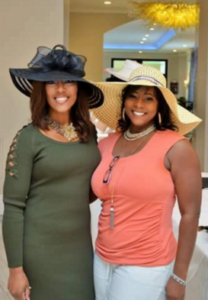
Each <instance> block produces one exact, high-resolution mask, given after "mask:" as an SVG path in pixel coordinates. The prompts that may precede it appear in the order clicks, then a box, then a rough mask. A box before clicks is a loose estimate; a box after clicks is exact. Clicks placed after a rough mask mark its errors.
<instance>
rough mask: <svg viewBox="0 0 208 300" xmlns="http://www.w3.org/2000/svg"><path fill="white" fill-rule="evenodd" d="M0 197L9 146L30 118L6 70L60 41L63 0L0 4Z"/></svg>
mask: <svg viewBox="0 0 208 300" xmlns="http://www.w3.org/2000/svg"><path fill="white" fill-rule="evenodd" d="M0 40H1V43H0V53H1V55H0V86H1V87H0V194H2V186H3V181H4V168H5V167H4V166H5V160H6V154H7V152H8V148H9V145H10V143H11V140H12V138H13V136H14V135H15V133H16V131H17V130H18V129H19V128H21V127H22V126H23V125H24V124H27V123H28V122H29V119H30V112H29V100H28V98H27V97H25V96H23V95H21V93H20V92H18V90H17V89H16V88H15V87H14V86H13V84H12V82H11V79H10V76H9V72H8V69H9V68H10V67H13V68H19V67H20V68H24V67H26V66H27V63H29V61H30V60H31V59H32V58H33V57H34V55H35V53H36V49H37V47H38V46H48V47H53V46H54V45H55V44H59V43H62V44H63V42H64V0H35V1H32V0H21V1H14V0H1V1H0Z"/></svg>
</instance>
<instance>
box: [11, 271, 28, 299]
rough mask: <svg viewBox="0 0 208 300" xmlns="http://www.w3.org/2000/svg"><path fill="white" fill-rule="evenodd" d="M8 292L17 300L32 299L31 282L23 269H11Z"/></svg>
mask: <svg viewBox="0 0 208 300" xmlns="http://www.w3.org/2000/svg"><path fill="white" fill-rule="evenodd" d="M8 290H9V291H10V293H11V294H12V296H13V297H14V298H15V299H17V300H29V299H30V287H29V281H28V279H27V276H26V275H25V273H24V271H23V268H22V267H20V268H14V269H10V275H9V280H8Z"/></svg>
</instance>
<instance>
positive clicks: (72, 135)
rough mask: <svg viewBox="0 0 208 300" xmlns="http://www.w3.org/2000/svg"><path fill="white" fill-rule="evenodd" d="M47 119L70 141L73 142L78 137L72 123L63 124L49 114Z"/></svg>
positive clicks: (51, 125)
mask: <svg viewBox="0 0 208 300" xmlns="http://www.w3.org/2000/svg"><path fill="white" fill-rule="evenodd" d="M45 120H46V122H47V123H48V125H49V126H50V127H51V128H52V129H54V130H55V131H56V132H57V133H59V134H61V135H62V136H64V137H65V138H66V139H67V140H68V141H70V142H71V141H74V140H77V139H78V135H77V133H76V131H75V127H74V126H73V124H72V123H71V124H67V125H63V126H61V125H60V124H58V123H57V122H56V121H54V120H52V119H51V118H50V117H49V116H47V117H46V118H45Z"/></svg>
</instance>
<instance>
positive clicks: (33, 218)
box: [3, 45, 103, 300]
mask: <svg viewBox="0 0 208 300" xmlns="http://www.w3.org/2000/svg"><path fill="white" fill-rule="evenodd" d="M85 62H86V59H85V57H83V56H79V55H76V54H73V53H71V52H68V51H67V50H66V49H65V47H64V46H62V45H57V46H55V47H54V48H53V49H52V50H51V49H48V48H46V47H39V48H38V52H37V55H36V56H35V58H34V59H33V60H32V61H31V63H30V64H29V68H28V69H10V74H11V77H12V80H13V83H14V84H15V86H16V87H17V88H18V90H19V91H21V92H22V93H23V94H25V95H27V96H29V97H30V107H31V114H32V122H31V123H30V124H29V125H27V126H24V127H23V128H22V129H21V130H20V131H18V133H17V135H16V136H15V138H14V140H13V142H12V145H11V147H10V150H9V153H8V159H7V163H6V178H5V184H4V204H5V211H4V217H3V237H4V243H5V248H6V254H7V259H8V265H9V268H10V276H9V283H8V288H9V290H10V292H11V293H12V295H13V296H14V297H15V299H18V300H26V299H27V300H28V299H29V298H30V299H31V300H83V299H85V300H94V289H93V276H92V256H93V255H92V243H91V236H90V212H89V195H90V178H91V175H92V173H93V171H94V169H95V168H96V166H97V164H98V163H99V160H100V154H99V151H98V149H97V146H96V138H95V129H94V127H93V125H92V124H91V122H90V119H89V112H88V109H89V108H95V107H98V106H100V105H102V103H103V94H102V92H101V91H100V89H99V88H97V87H96V86H94V85H93V84H91V83H90V82H88V81H86V80H84V79H83V76H84V75H85V72H84V65H85ZM30 288H32V289H31V292H30Z"/></svg>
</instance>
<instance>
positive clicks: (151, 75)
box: [92, 66, 202, 135]
mask: <svg viewBox="0 0 208 300" xmlns="http://www.w3.org/2000/svg"><path fill="white" fill-rule="evenodd" d="M127 85H138V86H149V87H157V88H158V89H159V90H160V91H161V92H162V94H163V96H164V99H165V100H166V102H167V104H168V106H169V108H170V110H171V117H172V120H173V122H174V124H175V125H176V126H177V127H178V131H179V132H180V133H181V134H182V135H184V134H186V133H188V132H190V131H191V130H193V129H194V128H195V127H196V126H198V125H199V124H200V122H201V121H202V120H201V119H199V118H198V117H197V116H195V115H194V114H192V113H190V112H189V111H188V110H187V109H185V108H183V107H181V106H180V105H178V104H177V100H176V97H175V96H174V94H173V93H172V92H171V91H170V90H169V89H168V88H167V87H166V79H165V77H164V76H163V75H162V73H161V72H160V71H158V70H157V69H155V68H152V67H148V66H139V67H137V68H136V69H134V70H133V71H132V73H131V75H130V76H129V79H128V81H127V83H126V82H97V83H96V86H97V87H98V88H99V89H101V90H102V91H103V94H104V96H105V101H104V104H103V105H102V106H101V107H99V108H96V109H93V110H92V111H93V114H94V116H95V117H96V118H97V119H98V120H99V121H101V122H102V123H104V124H105V125H106V126H108V127H110V128H112V129H116V127H117V122H118V120H119V119H120V117H121V104H122V103H121V94H122V90H123V89H124V88H125V87H126V86H127Z"/></svg>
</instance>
